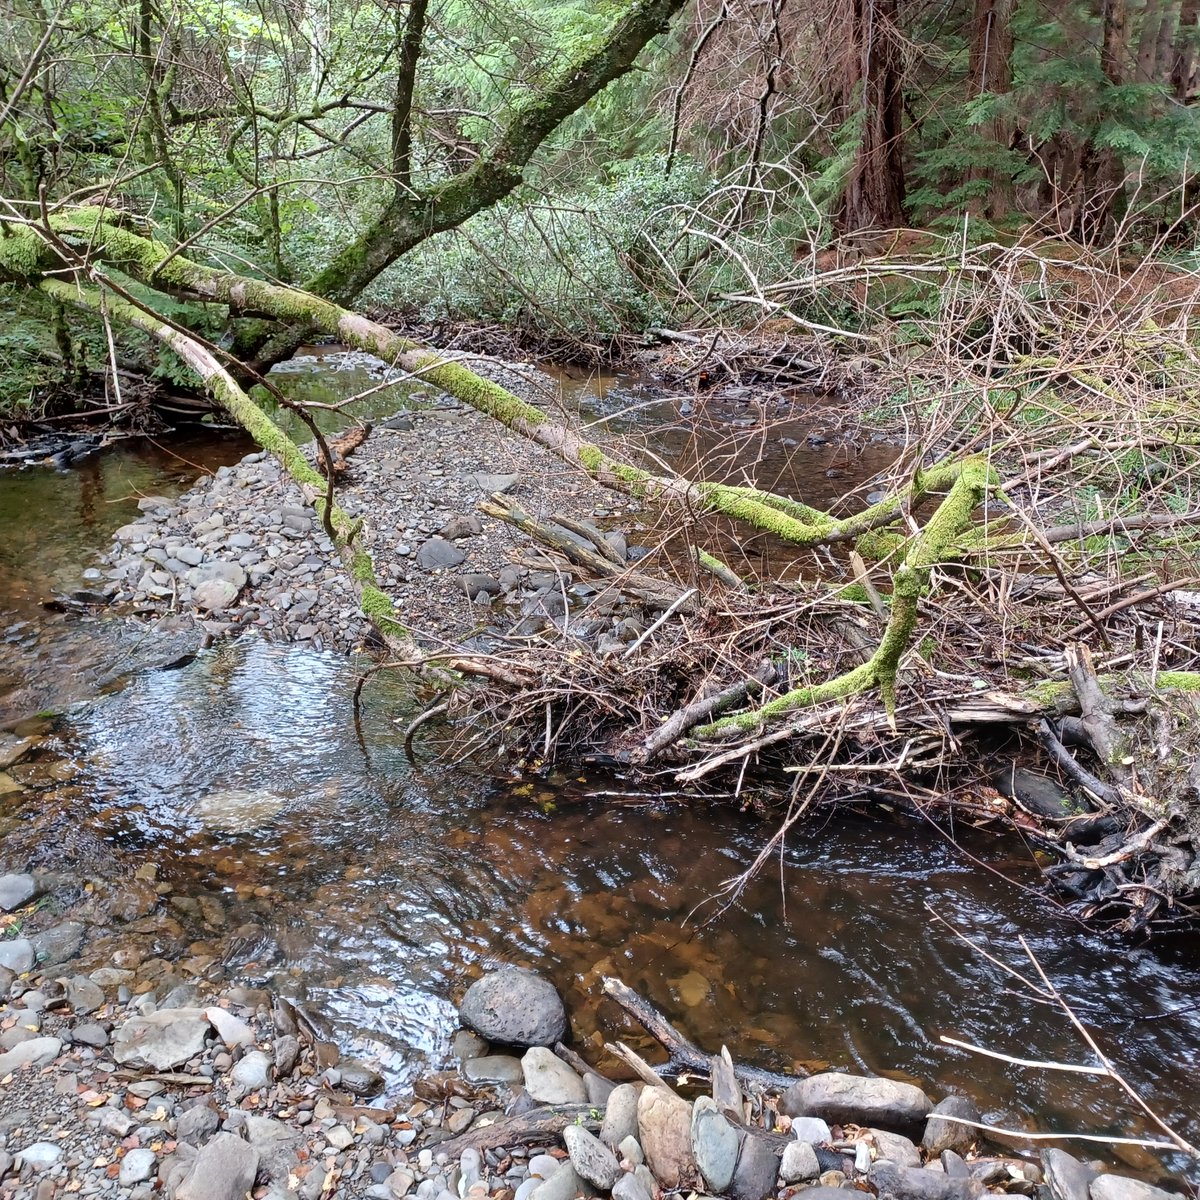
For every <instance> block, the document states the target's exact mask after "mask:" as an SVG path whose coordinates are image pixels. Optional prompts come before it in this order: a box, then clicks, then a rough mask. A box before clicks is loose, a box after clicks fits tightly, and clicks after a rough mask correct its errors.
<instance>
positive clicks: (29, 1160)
mask: <svg viewBox="0 0 1200 1200" xmlns="http://www.w3.org/2000/svg"><path fill="white" fill-rule="evenodd" d="M62 1156H63V1148H62V1147H61V1146H57V1145H55V1144H54V1142H34V1143H33V1145H32V1146H26V1147H25V1149H24V1150H22V1151H21V1154H20V1157H21V1160H22V1161H23V1162H24V1163H25V1164H26V1165H27V1166H30V1167H32V1168H33V1169H34V1170H35V1171H48V1170H49V1169H50V1168H51V1167H52V1166H54V1165H55V1163H57V1162H58V1160H59V1159H60V1158H62Z"/></svg>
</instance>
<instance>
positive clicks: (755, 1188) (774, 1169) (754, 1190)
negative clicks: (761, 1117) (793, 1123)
mask: <svg viewBox="0 0 1200 1200" xmlns="http://www.w3.org/2000/svg"><path fill="white" fill-rule="evenodd" d="M778 1179H779V1155H778V1154H777V1153H776V1152H775V1147H774V1146H773V1145H772V1144H771V1142H770V1141H769V1140H768V1139H767V1138H765V1137H763V1136H762V1134H760V1133H755V1132H754V1131H753V1130H748V1131H747V1132H746V1136H745V1137H744V1138H743V1139H742V1152H741V1154H739V1155H738V1161H737V1169H736V1170H735V1171H734V1173H733V1183H732V1184H731V1185H730V1188H729V1194H730V1195H731V1196H732V1197H733V1198H734V1200H767V1198H768V1197H773V1196H774V1195H775V1185H776V1182H777V1181H778Z"/></svg>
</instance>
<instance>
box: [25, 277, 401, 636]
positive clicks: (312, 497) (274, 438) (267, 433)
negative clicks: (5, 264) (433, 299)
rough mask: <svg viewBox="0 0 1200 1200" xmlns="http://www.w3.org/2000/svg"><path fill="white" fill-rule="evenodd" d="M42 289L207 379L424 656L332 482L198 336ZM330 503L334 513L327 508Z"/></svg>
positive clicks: (115, 299)
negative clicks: (101, 316) (154, 345)
mask: <svg viewBox="0 0 1200 1200" xmlns="http://www.w3.org/2000/svg"><path fill="white" fill-rule="evenodd" d="M40 287H41V290H42V291H44V292H46V293H47V294H48V295H50V296H52V297H54V298H55V299H56V300H59V301H60V302H62V303H64V304H72V305H75V306H76V307H78V308H83V309H86V310H89V311H92V312H97V313H105V314H106V315H107V316H109V317H110V318H112V319H114V320H117V321H119V322H122V323H124V324H127V325H131V326H133V327H135V328H137V329H141V330H143V331H144V332H146V333H148V334H150V336H151V337H153V338H155V339H156V340H157V341H159V342H161V343H162V344H163V345H164V346H167V347H169V348H170V349H171V350H173V351H174V352H175V353H176V354H178V355H179V357H180V358H181V359H182V360H183V361H184V362H185V363H187V365H188V366H189V367H191V369H192V370H193V371H195V372H196V374H197V375H199V376H200V378H201V380H202V381H203V382H204V385H205V387H206V388H207V390H208V392H209V394H210V395H211V396H212V397H213V399H214V400H216V401H217V402H218V403H219V404H220V405H221V407H222V408H224V409H225V411H226V412H228V413H229V415H230V416H231V417H233V419H234V420H235V421H237V422H238V424H239V425H241V426H242V428H243V429H245V430H246V432H247V433H249V434H250V436H251V437H253V438H254V440H255V441H256V442H258V444H259V445H260V446H262V448H263V449H264V450H267V451H269V452H270V453H271V454H272V455H274V456H275V458H277V459H278V460H279V462H280V464H281V465H282V466H283V468H284V470H285V471H287V473H288V474H289V475H290V476H291V477H292V479H294V480H295V481H296V483H298V484H299V485H300V487H301V488H302V489H303V491H304V494H305V496H306V497H307V498H308V500H309V502H310V503H311V504H312V505H313V507H314V508H315V509H316V510H317V513H318V515H319V516H320V517H321V519H322V522H325V517H326V515H328V518H329V519H328V522H326V527H327V528H329V529H331V530H332V532H333V541H334V544H335V545H336V546H337V548H338V552H339V554H340V555H341V558H342V561H343V562H344V563H345V565H346V568H347V570H348V571H349V574H350V576H351V578H352V579H353V580H354V585H355V588H356V589H357V591H358V595H359V603H360V604H361V606H362V611H363V613H364V615H365V616H366V617H367V618H368V619H369V620H370V621H371V623H372V625H373V626H374V627H375V629H376V631H377V632H378V633H379V636H380V637H381V638H382V639H383V641H384V643H385V644H386V645H387V646H388V648H389V649H390V650H391V651H392V652H393V653H395V654H398V655H400V656H403V657H414V658H415V657H419V654H420V651H419V648H418V647H417V645H416V643H415V642H414V641H413V640H412V639H411V638H410V637H409V635H408V632H407V631H406V630H405V628H404V626H403V625H402V624H401V623H400V621H399V619H398V616H397V613H396V608H395V605H394V604H393V603H392V601H391V599H390V598H389V597H388V596H387V595H386V594H385V593H384V592H383V590H382V589H381V588H380V587H379V583H378V581H377V579H376V577H375V567H374V564H373V563H372V561H371V556H370V555H369V554H368V553H367V552H366V551H365V550H361V549H357V548H356V547H355V546H354V534H355V532H356V529H355V524H354V522H353V521H352V520H351V518H350V516H349V514H348V513H346V512H345V510H344V509H342V508H341V507H340V506H339V505H338V504H336V503H332V504H331V503H330V502H329V501H328V500H327V498H326V482H325V480H324V479H323V478H322V477H321V475H320V474H318V472H317V471H316V470H315V468H314V467H313V466H312V464H311V463H310V462H309V461H308V459H306V458H305V457H304V455H303V454H302V453H301V452H300V449H299V447H297V445H296V444H295V442H293V441H292V439H291V438H289V437H288V435H287V434H286V433H284V432H283V430H282V429H280V428H279V426H278V425H276V424H275V422H274V421H272V420H271V418H270V417H268V416H267V414H266V413H264V412H263V411H262V409H261V408H259V407H258V405H257V404H255V403H254V401H253V400H251V399H250V397H249V396H247V395H246V393H245V392H244V391H243V390H242V389H241V388H240V387H239V386H238V384H237V382H236V381H235V380H234V378H233V376H232V375H230V374H229V372H228V371H227V370H225V368H224V367H222V366H221V364H220V363H219V362H218V361H217V360H216V358H215V357H214V356H213V355H212V353H211V352H210V351H209V350H208V349H207V348H206V347H204V346H202V345H201V344H200V343H199V342H198V341H196V340H195V339H193V338H190V337H188V336H187V335H186V334H183V333H180V332H179V330H177V329H174V328H172V327H171V326H169V325H167V324H165V323H164V322H162V321H160V320H157V319H156V318H155V317H153V316H152V315H151V314H149V313H147V312H146V311H145V310H143V309H141V308H138V307H137V306H136V305H134V304H130V303H129V302H128V301H127V300H124V299H121V298H120V297H119V296H114V295H112V294H111V293H103V292H101V291H100V290H99V289H98V288H92V287H85V286H82V285H79V284H72V283H67V282H65V281H64V280H61V279H43V280H42V281H41V284H40ZM327 506H328V514H326V508H327Z"/></svg>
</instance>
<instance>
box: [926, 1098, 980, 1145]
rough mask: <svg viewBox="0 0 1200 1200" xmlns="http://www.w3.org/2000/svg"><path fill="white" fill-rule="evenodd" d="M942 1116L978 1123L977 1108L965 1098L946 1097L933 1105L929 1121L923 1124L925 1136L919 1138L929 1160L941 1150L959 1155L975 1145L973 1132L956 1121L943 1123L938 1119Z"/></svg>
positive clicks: (967, 1126) (971, 1101)
mask: <svg viewBox="0 0 1200 1200" xmlns="http://www.w3.org/2000/svg"><path fill="white" fill-rule="evenodd" d="M943 1115H945V1116H948V1117H962V1118H963V1119H964V1120H966V1121H978V1120H979V1108H978V1107H977V1106H976V1104H975V1102H974V1101H973V1100H971V1099H969V1098H968V1097H966V1096H947V1097H946V1098H945V1099H943V1100H940V1101H939V1102H938V1103H937V1104H936V1105H934V1108H933V1111H932V1112H931V1113H930V1114H929V1119H928V1120H927V1121H926V1122H925V1135H924V1137H922V1138H921V1146H922V1147H923V1148H924V1150H925V1153H926V1154H928V1155H929V1156H930V1157H931V1158H936V1157H937V1156H938V1155H939V1154H941V1152H942V1151H943V1150H956V1151H957V1152H958V1153H959V1154H965V1153H966V1152H967V1151H968V1150H970V1148H971V1147H972V1145H974V1143H975V1131H974V1130H973V1129H971V1127H970V1126H969V1125H961V1124H959V1123H958V1122H957V1121H943V1120H941V1119H940V1117H941V1116H943Z"/></svg>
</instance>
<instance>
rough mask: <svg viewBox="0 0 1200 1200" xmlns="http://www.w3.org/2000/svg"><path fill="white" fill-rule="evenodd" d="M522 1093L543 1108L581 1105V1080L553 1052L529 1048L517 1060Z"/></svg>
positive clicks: (584, 1092)
mask: <svg viewBox="0 0 1200 1200" xmlns="http://www.w3.org/2000/svg"><path fill="white" fill-rule="evenodd" d="M521 1070H522V1072H523V1073H524V1075H525V1090H526V1091H527V1092H528V1093H529V1094H530V1095H531V1096H532V1097H533V1098H534V1099H535V1100H540V1101H541V1102H542V1103H543V1104H585V1103H586V1102H587V1089H586V1088H585V1087H584V1086H583V1080H582V1079H580V1078H579V1076H578V1075H576V1074H575V1072H574V1071H572V1070H571V1068H570V1067H568V1066H567V1064H566V1063H565V1062H563V1060H562V1059H561V1058H559V1057H558V1055H556V1054H555V1053H554V1051H553V1050H547V1049H546V1047H545V1046H531V1047H530V1048H529V1049H528V1050H526V1051H525V1056H524V1058H522V1059H521Z"/></svg>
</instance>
